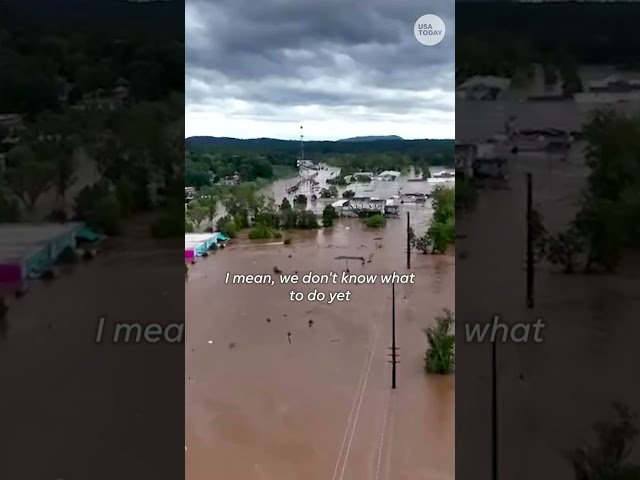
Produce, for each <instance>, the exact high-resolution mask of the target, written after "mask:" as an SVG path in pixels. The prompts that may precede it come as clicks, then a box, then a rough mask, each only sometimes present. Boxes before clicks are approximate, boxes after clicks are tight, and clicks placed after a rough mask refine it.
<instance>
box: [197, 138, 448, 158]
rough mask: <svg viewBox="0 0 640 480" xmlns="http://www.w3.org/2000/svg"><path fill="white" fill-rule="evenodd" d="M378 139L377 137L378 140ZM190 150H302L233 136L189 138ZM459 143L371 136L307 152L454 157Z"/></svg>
mask: <svg viewBox="0 0 640 480" xmlns="http://www.w3.org/2000/svg"><path fill="white" fill-rule="evenodd" d="M374 138H375V137H374ZM185 146H186V148H187V149H189V150H192V151H196V150H199V149H209V148H216V149H220V150H223V151H243V152H249V151H252V152H265V151H271V152H281V153H294V154H297V153H298V152H299V151H300V140H277V139H274V138H252V139H239V138H229V137H203V136H195V137H189V138H187V139H185ZM454 146H455V141H454V140H453V139H449V140H446V139H445V140H429V139H424V140H403V139H402V138H400V137H397V138H393V137H392V138H387V139H386V140H385V141H380V140H369V139H368V138H367V137H365V138H363V139H361V140H357V141H340V140H338V141H330V140H324V141H317V140H316V141H314V140H308V141H307V140H305V142H304V150H305V152H306V153H309V154H312V153H318V154H324V153H354V152H357V153H380V152H423V153H429V152H432V153H442V154H444V155H451V156H453V152H454Z"/></svg>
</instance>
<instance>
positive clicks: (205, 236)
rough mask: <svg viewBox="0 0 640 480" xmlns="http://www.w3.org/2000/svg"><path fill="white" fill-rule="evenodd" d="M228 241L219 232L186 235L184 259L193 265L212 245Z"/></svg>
mask: <svg viewBox="0 0 640 480" xmlns="http://www.w3.org/2000/svg"><path fill="white" fill-rule="evenodd" d="M227 240H229V238H227V237H226V236H224V235H223V234H221V233H220V232H214V233H186V234H185V235H184V259H185V261H187V262H191V263H194V262H195V261H196V259H197V258H198V257H201V256H202V255H203V254H204V253H205V252H206V251H208V250H209V249H210V248H211V246H212V245H218V243H220V242H226V241H227Z"/></svg>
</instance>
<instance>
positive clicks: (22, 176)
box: [5, 145, 53, 212]
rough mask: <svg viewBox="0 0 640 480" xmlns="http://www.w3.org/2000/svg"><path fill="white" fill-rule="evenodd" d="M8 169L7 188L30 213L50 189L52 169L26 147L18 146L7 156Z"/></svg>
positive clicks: (6, 175)
mask: <svg viewBox="0 0 640 480" xmlns="http://www.w3.org/2000/svg"><path fill="white" fill-rule="evenodd" d="M8 160H9V167H8V168H7V169H6V172H5V180H6V182H7V186H8V188H9V189H10V190H11V191H12V192H13V193H14V194H15V195H16V197H17V198H18V199H19V200H20V201H21V202H22V204H23V205H24V206H25V208H26V209H27V211H29V212H32V211H33V209H34V207H35V205H36V203H37V202H38V199H39V198H40V197H41V196H42V195H43V194H44V193H46V192H47V191H48V190H49V189H50V188H51V179H52V174H53V168H52V166H51V164H50V163H48V162H47V161H46V160H42V159H38V158H36V156H35V153H34V150H33V149H32V148H31V147H30V146H27V145H18V146H16V147H14V148H13V149H11V150H10V151H9V154H8Z"/></svg>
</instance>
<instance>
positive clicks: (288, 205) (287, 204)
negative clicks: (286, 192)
mask: <svg viewBox="0 0 640 480" xmlns="http://www.w3.org/2000/svg"><path fill="white" fill-rule="evenodd" d="M280 210H291V203H290V202H289V199H288V198H287V197H284V198H283V199H282V203H281V204H280Z"/></svg>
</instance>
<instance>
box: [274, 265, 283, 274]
mask: <svg viewBox="0 0 640 480" xmlns="http://www.w3.org/2000/svg"><path fill="white" fill-rule="evenodd" d="M273 273H282V270H280V269H279V268H278V267H277V266H274V267H273Z"/></svg>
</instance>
